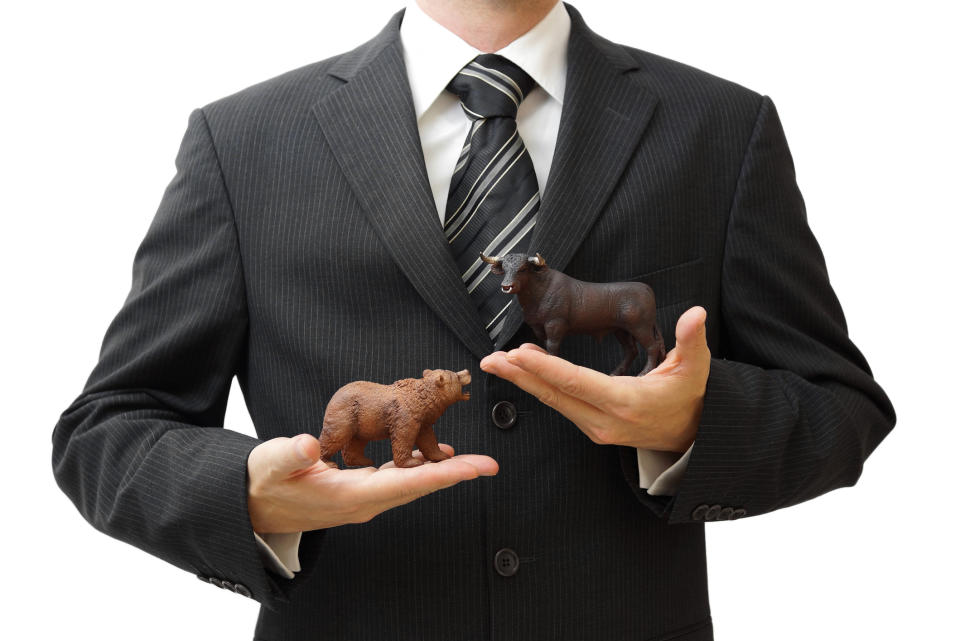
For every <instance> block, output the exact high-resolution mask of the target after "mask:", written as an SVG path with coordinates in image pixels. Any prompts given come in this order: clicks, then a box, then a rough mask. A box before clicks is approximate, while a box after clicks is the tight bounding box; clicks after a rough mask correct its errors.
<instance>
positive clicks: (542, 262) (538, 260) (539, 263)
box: [528, 252, 547, 267]
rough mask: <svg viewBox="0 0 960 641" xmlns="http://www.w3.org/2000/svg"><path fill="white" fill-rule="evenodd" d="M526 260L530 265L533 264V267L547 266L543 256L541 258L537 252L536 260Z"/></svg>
mask: <svg viewBox="0 0 960 641" xmlns="http://www.w3.org/2000/svg"><path fill="white" fill-rule="evenodd" d="M528 260H529V261H530V262H531V263H533V264H534V265H536V266H537V267H546V266H547V261H545V260H544V259H543V256H541V255H540V253H539V252H538V253H537V256H536V258H530V259H528Z"/></svg>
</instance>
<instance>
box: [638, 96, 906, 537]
mask: <svg viewBox="0 0 960 641" xmlns="http://www.w3.org/2000/svg"><path fill="white" fill-rule="evenodd" d="M720 277H721V300H720V310H719V311H720V313H719V315H718V317H716V316H715V317H714V319H713V322H714V323H719V324H720V325H719V334H718V335H719V337H720V340H719V344H718V345H711V346H710V348H711V352H712V356H713V358H712V361H711V365H710V375H709V378H708V380H707V387H706V394H705V397H704V407H703V413H702V416H701V420H700V426H699V429H698V432H697V436H696V445H695V447H693V448H692V450H691V452H690V458H689V461H688V463H687V467H686V470H685V471H684V474H683V477H682V479H681V480H680V483H679V486H678V487H677V491H676V494H675V495H674V496H673V497H663V496H652V495H649V494H647V493H646V492H645V491H644V490H642V489H639V488H633V489H634V491H635V492H637V494H638V496H639V497H640V499H641V501H643V502H644V503H645V504H647V505H648V506H649V507H651V508H652V509H653V510H654V511H655V512H656V513H657V514H659V515H662V516H664V517H665V518H668V519H669V522H670V523H688V522H703V521H714V520H728V519H736V518H741V517H745V516H755V515H758V514H763V513H766V512H770V511H773V510H776V509H779V508H783V507H787V506H790V505H794V504H797V503H800V502H802V501H806V500H809V499H812V498H814V497H816V496H819V495H821V494H824V493H826V492H829V491H830V490H833V489H835V488H839V487H845V486H852V485H854V484H855V483H856V482H857V480H858V479H859V477H860V473H861V471H862V468H863V463H864V461H865V460H866V458H867V456H869V454H870V453H871V452H872V451H873V450H874V448H876V447H877V445H878V444H879V443H880V441H881V440H882V439H883V438H884V437H885V436H886V435H887V433H888V432H889V431H890V430H891V429H892V428H893V425H894V423H895V421H896V416H895V413H894V409H893V406H892V405H891V403H890V400H889V399H888V398H887V396H886V394H885V393H884V391H883V390H882V389H881V388H880V386H879V385H878V384H877V383H876V381H875V380H874V379H873V376H872V372H871V370H870V367H869V366H868V364H867V362H866V360H865V359H864V357H863V355H862V354H861V353H860V351H859V350H858V349H857V348H856V346H854V344H853V343H852V342H851V341H850V338H849V337H848V335H847V327H846V321H845V319H844V315H843V311H842V309H841V307H840V303H839V302H838V300H837V297H836V295H835V294H834V291H833V289H832V287H831V286H830V282H829V279H828V277H827V270H826V266H825V263H824V259H823V254H822V252H821V250H820V246H819V244H818V243H817V241H816V239H815V238H814V236H813V234H812V232H811V230H810V228H809V226H808V224H807V216H806V210H805V206H804V202H803V198H802V196H801V194H800V191H799V189H798V187H797V184H796V178H795V173H794V165H793V159H792V156H791V154H790V151H789V149H788V147H787V141H786V138H785V135H784V132H783V128H782V126H781V123H780V120H779V117H778V115H777V111H776V108H775V106H774V104H773V102H772V101H771V100H770V99H769V98H768V97H766V96H764V97H763V98H762V101H761V104H760V108H759V111H758V114H757V119H756V123H755V125H754V129H753V133H752V135H751V138H750V141H749V143H748V146H747V150H746V153H745V155H744V159H743V165H742V167H741V171H740V176H739V179H738V182H737V187H736V192H735V194H734V198H733V202H732V207H731V211H730V215H729V219H728V222H727V234H726V240H725V248H724V254H723V260H722V273H721V276H720ZM707 322H708V323H710V322H711V320H710V318H708V319H707Z"/></svg>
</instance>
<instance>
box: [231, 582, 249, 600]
mask: <svg viewBox="0 0 960 641" xmlns="http://www.w3.org/2000/svg"><path fill="white" fill-rule="evenodd" d="M233 591H234V592H236V593H237V594H239V595H240V596H245V597H247V598H248V599H252V598H253V595H252V594H250V590H249V589H247V586H245V585H244V584H242V583H235V584H234V585H233Z"/></svg>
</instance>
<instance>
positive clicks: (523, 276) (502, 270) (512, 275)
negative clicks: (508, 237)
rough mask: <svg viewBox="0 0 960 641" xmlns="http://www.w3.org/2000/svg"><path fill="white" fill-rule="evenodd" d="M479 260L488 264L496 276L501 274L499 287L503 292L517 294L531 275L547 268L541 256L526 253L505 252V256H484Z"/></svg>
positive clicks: (481, 255)
mask: <svg viewBox="0 0 960 641" xmlns="http://www.w3.org/2000/svg"><path fill="white" fill-rule="evenodd" d="M480 260H482V261H483V262H485V263H487V264H488V265H490V271H491V272H492V273H494V274H496V275H497V276H503V282H501V283H500V289H502V290H503V292H504V293H505V294H519V293H520V292H521V291H523V288H524V285H525V284H526V282H527V280H528V279H529V278H530V277H531V275H534V274H538V273H540V272H542V271H544V270H545V269H546V268H547V261H545V260H544V259H543V256H541V255H540V254H537V255H536V256H527V255H526V254H507V255H505V256H484V255H483V254H480Z"/></svg>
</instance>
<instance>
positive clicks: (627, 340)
mask: <svg viewBox="0 0 960 641" xmlns="http://www.w3.org/2000/svg"><path fill="white" fill-rule="evenodd" d="M613 335H614V336H616V337H617V340H618V341H620V345H622V346H623V360H622V361H620V364H619V365H617V367H616V369H614V370H613V371H612V372H610V376H623V375H624V374H626V373H627V370H629V369H630V366H631V365H632V364H633V359H635V358H636V357H637V354H638V353H639V351H638V350H637V342H636V341H635V340H634V339H633V335H632V334H630V332H628V331H627V330H625V329H615V330H613Z"/></svg>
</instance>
